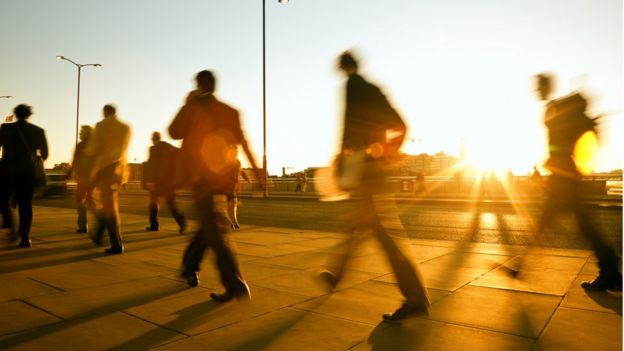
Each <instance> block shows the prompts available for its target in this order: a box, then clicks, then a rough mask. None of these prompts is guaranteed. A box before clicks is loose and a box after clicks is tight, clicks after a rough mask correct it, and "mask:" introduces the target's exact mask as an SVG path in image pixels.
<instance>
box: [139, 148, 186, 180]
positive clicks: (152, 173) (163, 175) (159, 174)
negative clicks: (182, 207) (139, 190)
mask: <svg viewBox="0 0 624 351" xmlns="http://www.w3.org/2000/svg"><path fill="white" fill-rule="evenodd" d="M177 151H178V148H177V147H175V146H173V145H171V144H169V143H167V142H165V141H160V142H158V143H157V144H156V145H153V146H151V147H150V149H149V159H148V160H147V162H146V163H145V168H144V169H143V172H144V182H146V183H153V184H154V189H153V190H154V191H155V192H160V191H165V190H169V189H170V188H171V187H172V185H173V179H172V177H173V172H172V170H173V168H174V167H175V165H174V159H175V158H176V156H177Z"/></svg>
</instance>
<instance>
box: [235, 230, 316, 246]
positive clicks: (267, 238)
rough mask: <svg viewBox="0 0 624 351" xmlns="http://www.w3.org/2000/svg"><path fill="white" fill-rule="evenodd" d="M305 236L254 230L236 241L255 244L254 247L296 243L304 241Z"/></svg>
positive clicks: (238, 237) (240, 236)
mask: <svg viewBox="0 0 624 351" xmlns="http://www.w3.org/2000/svg"><path fill="white" fill-rule="evenodd" d="M305 240H307V238H306V237H305V236H300V235H298V234H297V233H296V232H289V231H287V230H286V231H283V232H270V231H265V230H254V231H253V232H247V233H245V235H237V236H236V241H237V242H241V243H248V244H256V245H276V244H286V243H296V242H301V241H305Z"/></svg>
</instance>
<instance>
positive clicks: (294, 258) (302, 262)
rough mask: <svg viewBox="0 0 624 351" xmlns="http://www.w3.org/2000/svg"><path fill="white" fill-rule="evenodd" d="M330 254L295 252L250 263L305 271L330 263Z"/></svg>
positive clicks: (316, 251) (317, 251)
mask: <svg viewBox="0 0 624 351" xmlns="http://www.w3.org/2000/svg"><path fill="white" fill-rule="evenodd" d="M330 259H331V254H328V253H326V252H322V251H319V250H314V251H303V252H296V253H292V254H288V255H283V256H278V257H270V258H259V259H256V260H253V261H252V262H259V263H263V264H270V265H276V266H283V267H289V268H298V269H307V268H312V267H318V266H323V265H325V264H326V263H327V262H330Z"/></svg>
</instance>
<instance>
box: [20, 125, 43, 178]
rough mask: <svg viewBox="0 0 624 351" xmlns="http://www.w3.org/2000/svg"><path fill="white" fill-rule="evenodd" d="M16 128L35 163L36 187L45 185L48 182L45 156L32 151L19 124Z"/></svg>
mask: <svg viewBox="0 0 624 351" xmlns="http://www.w3.org/2000/svg"><path fill="white" fill-rule="evenodd" d="M16 128H17V134H19V136H20V139H21V140H22V143H24V146H25V147H26V150H27V151H28V155H29V156H30V160H31V161H32V163H33V168H34V181H35V187H42V186H45V185H46V183H47V179H46V174H45V168H44V167H43V158H42V157H41V156H39V155H37V154H35V153H34V152H33V151H32V149H31V148H30V146H29V145H28V142H27V141H26V138H25V137H24V134H22V130H21V129H20V127H19V125H17V126H16Z"/></svg>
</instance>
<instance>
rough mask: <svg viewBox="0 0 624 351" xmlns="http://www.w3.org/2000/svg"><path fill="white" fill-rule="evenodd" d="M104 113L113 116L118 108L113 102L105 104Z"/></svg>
mask: <svg viewBox="0 0 624 351" xmlns="http://www.w3.org/2000/svg"><path fill="white" fill-rule="evenodd" d="M103 110H104V115H106V116H112V115H114V114H115V113H117V109H116V108H115V106H113V105H111V104H106V105H104V109H103Z"/></svg>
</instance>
